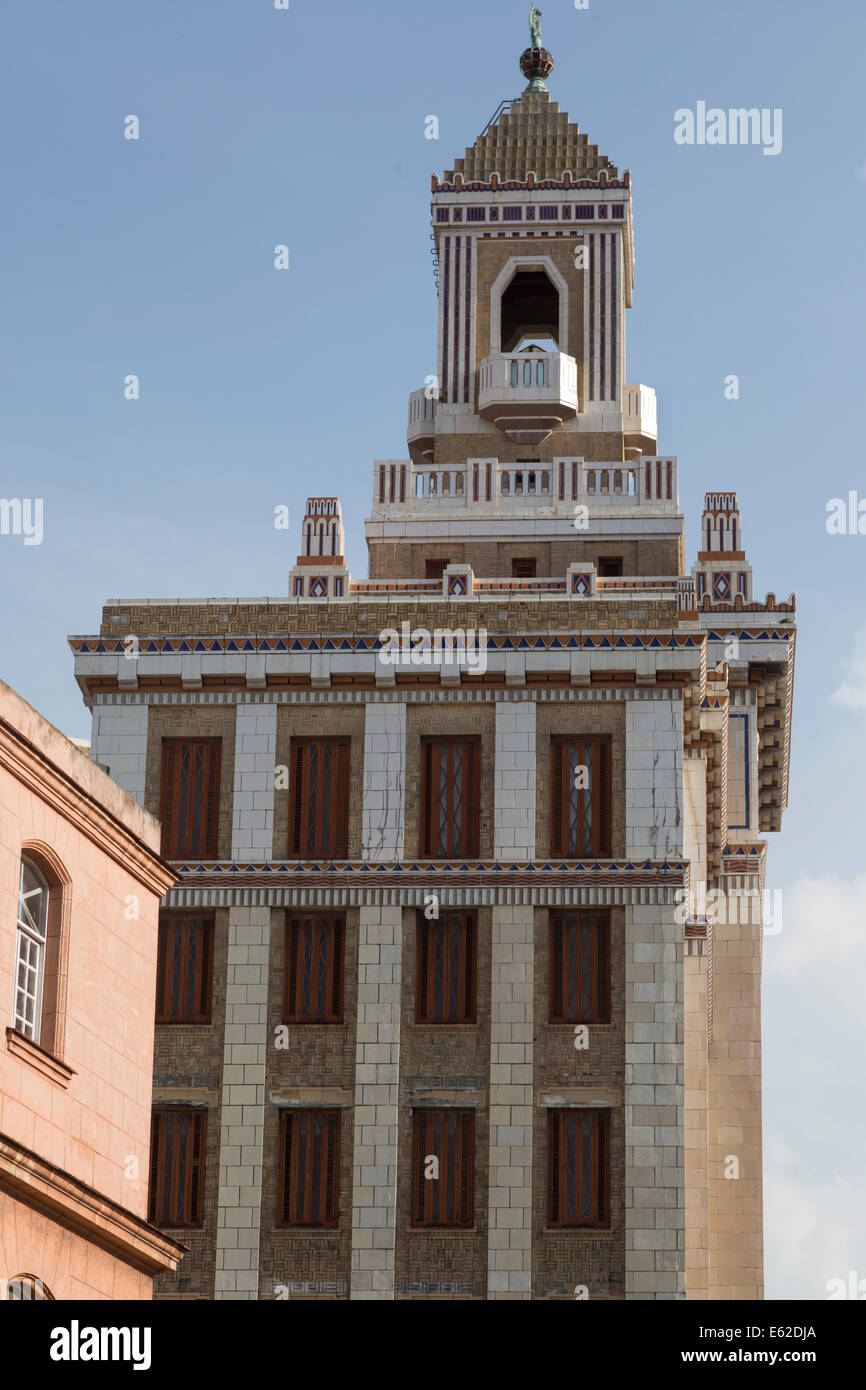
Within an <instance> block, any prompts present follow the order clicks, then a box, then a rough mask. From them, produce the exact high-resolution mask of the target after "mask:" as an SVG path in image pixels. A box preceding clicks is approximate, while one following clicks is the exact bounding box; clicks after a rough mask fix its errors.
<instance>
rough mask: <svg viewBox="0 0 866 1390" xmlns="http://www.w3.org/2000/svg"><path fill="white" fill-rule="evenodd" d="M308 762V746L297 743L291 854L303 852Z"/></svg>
mask: <svg viewBox="0 0 866 1390" xmlns="http://www.w3.org/2000/svg"><path fill="white" fill-rule="evenodd" d="M306 762H307V750H306V747H305V745H304V744H303V743H297V744H296V745H295V749H294V764H295V772H294V777H293V778H292V804H291V807H290V812H289V854H293V855H300V854H301V853H302V851H301V815H302V812H303V807H304V792H305V787H304V781H305V771H306Z"/></svg>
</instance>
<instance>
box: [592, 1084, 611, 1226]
mask: <svg viewBox="0 0 866 1390" xmlns="http://www.w3.org/2000/svg"><path fill="white" fill-rule="evenodd" d="M593 1118H594V1119H595V1122H596V1131H597V1135H598V1142H597V1148H596V1171H597V1178H596V1188H595V1194H594V1205H595V1219H596V1222H597V1224H598V1225H599V1226H606V1225H607V1224H608V1222H609V1220H610V1112H609V1111H603V1112H602V1113H600V1114H596V1115H595V1116H594V1117H593Z"/></svg>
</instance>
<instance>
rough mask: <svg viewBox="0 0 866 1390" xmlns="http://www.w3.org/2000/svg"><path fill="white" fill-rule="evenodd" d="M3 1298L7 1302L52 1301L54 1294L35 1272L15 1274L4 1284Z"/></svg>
mask: <svg viewBox="0 0 866 1390" xmlns="http://www.w3.org/2000/svg"><path fill="white" fill-rule="evenodd" d="M5 1298H6V1301H9V1302H24V1303H30V1302H41V1301H42V1300H46V1301H50V1302H52V1303H53V1302H54V1294H53V1293H52V1292H51V1290H50V1289H49V1287H48V1285H47V1284H46V1283H44V1282H43V1280H42V1279H40V1278H38V1276H37V1275H35V1274H16V1275H15V1277H14V1278H13V1279H10V1280H9V1281H8V1283H7V1284H6V1294H5Z"/></svg>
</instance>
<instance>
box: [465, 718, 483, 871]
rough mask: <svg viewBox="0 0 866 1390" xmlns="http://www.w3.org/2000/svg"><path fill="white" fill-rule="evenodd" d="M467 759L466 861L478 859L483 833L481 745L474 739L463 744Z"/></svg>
mask: <svg viewBox="0 0 866 1390" xmlns="http://www.w3.org/2000/svg"><path fill="white" fill-rule="evenodd" d="M463 749H464V757H465V759H466V814H465V818H464V830H463V844H462V846H461V850H462V857H463V858H464V859H477V857H478V853H479V843H480V831H481V744H480V742H479V741H478V739H472V740H469V741H467V742H465V743H464V744H463Z"/></svg>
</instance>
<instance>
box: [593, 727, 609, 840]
mask: <svg viewBox="0 0 866 1390" xmlns="http://www.w3.org/2000/svg"><path fill="white" fill-rule="evenodd" d="M596 759H597V769H598V772H597V777H596V778H593V781H594V782H596V783H597V786H598V797H597V800H596V804H595V806H594V807H593V811H594V812H596V814H595V815H593V828H594V827H595V824H596V823H597V825H598V831H597V836H598V850H597V854H598V857H599V858H600V859H609V858H610V853H611V848H610V846H611V765H610V764H611V757H610V739H609V738H601V739H599V740H598V741H597V743H596Z"/></svg>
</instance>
